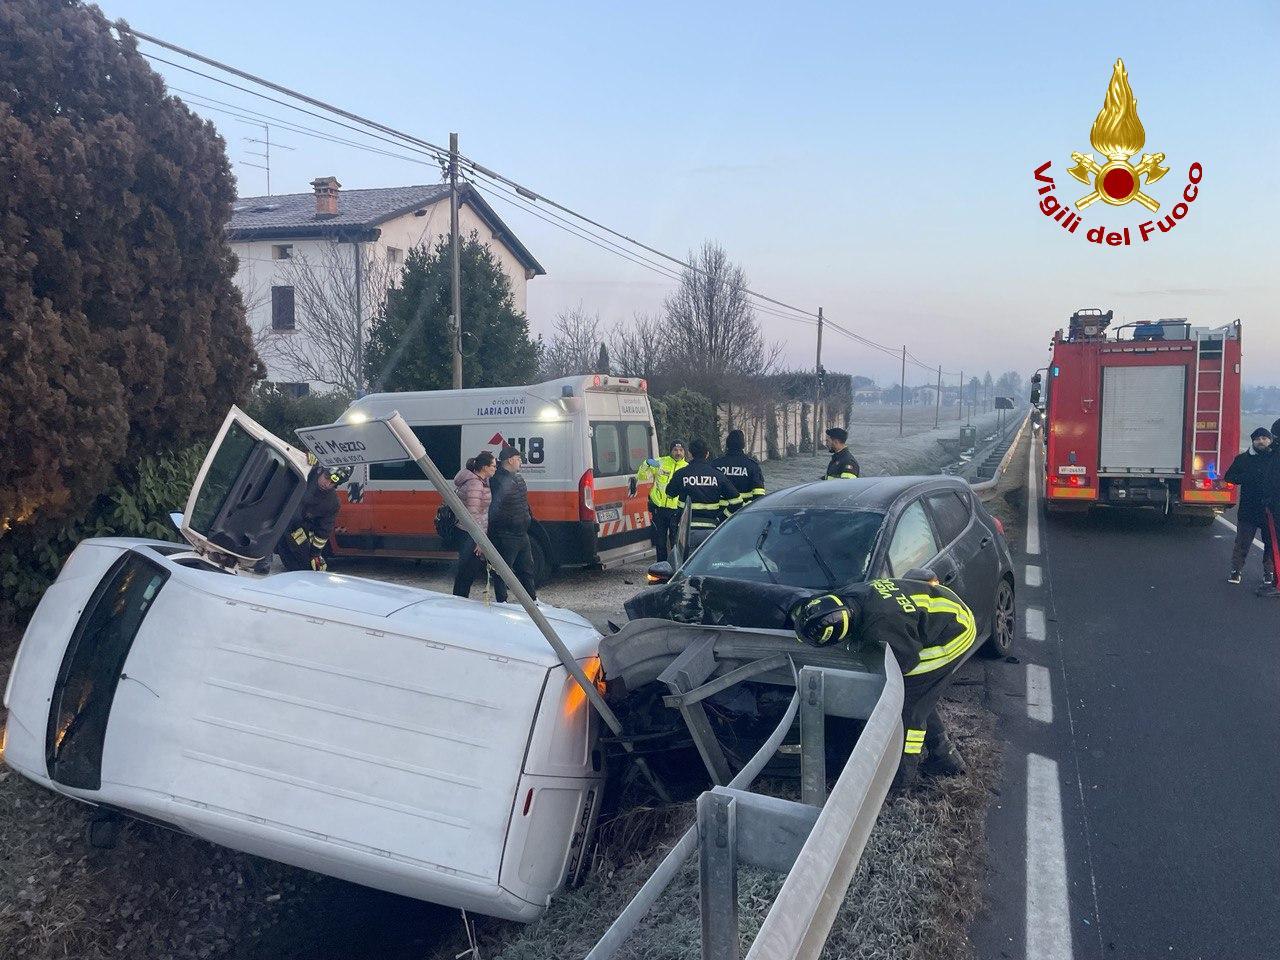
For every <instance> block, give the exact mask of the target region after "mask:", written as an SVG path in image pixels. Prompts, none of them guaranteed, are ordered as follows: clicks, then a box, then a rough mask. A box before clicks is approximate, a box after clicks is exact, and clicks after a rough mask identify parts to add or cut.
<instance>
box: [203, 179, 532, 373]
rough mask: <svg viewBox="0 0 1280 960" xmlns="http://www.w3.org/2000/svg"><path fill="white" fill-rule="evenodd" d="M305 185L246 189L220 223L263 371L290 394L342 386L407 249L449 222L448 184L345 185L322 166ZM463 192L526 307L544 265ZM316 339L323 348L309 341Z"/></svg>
mask: <svg viewBox="0 0 1280 960" xmlns="http://www.w3.org/2000/svg"><path fill="white" fill-rule="evenodd" d="M311 186H312V188H313V192H312V193H294V194H283V195H277V196H269V197H244V198H241V199H240V200H238V201H237V202H236V204H235V207H234V208H233V214H232V217H231V222H230V223H229V224H228V225H227V239H228V240H229V241H230V245H231V249H232V251H233V252H234V253H235V254H236V256H237V257H238V258H239V269H238V271H237V273H236V284H237V286H238V287H239V288H240V292H241V295H242V296H243V298H244V301H245V306H246V312H247V315H248V320H249V324H250V327H251V328H252V330H253V334H254V341H255V345H256V346H257V348H258V352H259V355H260V356H261V357H262V359H263V361H264V362H265V363H266V365H267V379H268V380H269V381H271V382H274V383H278V384H281V385H282V386H285V387H286V388H287V389H289V390H291V391H292V392H294V393H296V394H305V393H308V392H310V391H311V390H313V389H315V390H328V389H332V388H335V387H340V386H344V384H343V383H342V382H341V369H358V368H359V359H360V351H361V350H362V349H363V343H364V339H365V337H367V335H368V325H369V323H370V321H371V319H372V317H373V316H375V315H376V313H377V310H378V308H379V306H380V304H381V299H382V297H383V296H384V295H385V292H386V288H387V283H388V282H389V280H390V279H391V277H392V276H394V275H398V273H399V270H400V267H401V266H402V265H403V263H404V258H405V255H406V253H407V252H408V251H409V250H411V249H412V248H414V247H417V246H423V245H426V246H427V247H428V248H433V247H434V246H435V244H436V242H437V241H438V239H439V238H440V237H442V236H448V233H449V185H448V184H447V183H435V184H427V185H423V186H409V187H381V188H375V189H369V190H344V189H342V185H341V184H339V183H338V181H337V179H336V178H334V177H321V178H318V179H316V180H314V181H312V184H311ZM458 193H459V214H458V222H459V232H460V234H461V236H463V237H464V238H465V237H468V236H470V235H471V234H472V233H473V232H474V233H476V234H477V235H478V236H479V239H480V241H481V242H482V243H484V244H485V245H486V246H488V247H489V249H490V251H491V252H492V253H493V254H494V256H495V257H496V259H497V260H498V262H499V263H500V264H501V266H502V269H503V270H504V271H505V272H506V274H507V276H508V278H509V279H510V281H511V291H512V296H513V298H514V300H515V305H516V307H517V308H518V309H519V310H521V311H524V310H525V308H526V303H527V297H526V287H527V284H528V282H529V281H530V280H532V279H533V278H534V277H537V276H541V275H543V274H545V273H546V271H545V270H544V269H543V268H542V265H541V264H540V263H538V261H537V260H536V259H534V257H533V254H531V253H530V252H529V250H528V248H527V247H525V245H524V244H523V243H521V242H520V239H519V238H518V237H517V236H516V235H515V234H514V233H513V232H512V231H511V229H510V228H509V227H508V226H507V225H506V224H505V223H503V221H502V220H501V218H499V217H498V215H497V213H495V212H494V210H493V208H492V207H490V206H489V204H488V203H487V202H486V201H485V200H484V198H483V197H481V196H480V194H479V193H478V192H477V191H476V190H475V189H474V188H473V187H471V186H470V185H467V184H462V185H459V188H458ZM465 296H466V293H465V290H464V291H463V298H464V299H463V311H462V315H463V322H464V324H465V322H466V302H465ZM357 330H358V331H359V333H360V335H359V336H357V335H356V331H357ZM321 338H322V339H323V341H324V349H323V350H319V349H315V347H316V341H317V340H319V339H321ZM335 367H336V368H339V369H338V370H335V369H333V368H335ZM346 386H348V388H349V384H348V385H346Z"/></svg>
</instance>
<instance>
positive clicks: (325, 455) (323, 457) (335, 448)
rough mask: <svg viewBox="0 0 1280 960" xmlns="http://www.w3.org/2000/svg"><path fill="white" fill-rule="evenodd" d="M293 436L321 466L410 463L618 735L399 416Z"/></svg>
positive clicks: (612, 718)
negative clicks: (430, 487)
mask: <svg viewBox="0 0 1280 960" xmlns="http://www.w3.org/2000/svg"><path fill="white" fill-rule="evenodd" d="M297 433H298V437H299V438H300V439H301V440H302V442H303V443H305V444H306V445H307V447H308V448H309V449H310V450H311V452H312V453H314V454H315V455H316V459H318V460H319V461H320V462H321V463H323V464H324V465H325V466H339V465H341V466H346V465H351V464H357V463H390V462H403V461H405V460H412V461H413V462H414V463H416V464H417V465H418V467H419V469H421V470H422V472H423V473H424V474H426V476H427V479H428V480H430V481H431V483H432V484H433V485H434V486H435V488H436V490H437V491H438V492H439V493H440V495H441V496H442V497H444V502H445V503H446V504H447V505H448V507H449V509H450V510H452V511H453V515H454V516H455V517H457V518H458V523H459V525H461V527H462V528H463V529H464V530H466V531H467V533H469V534H471V537H472V539H474V540H475V542H476V544H477V545H478V546H479V547H480V549H481V550H482V551H483V552H484V556H485V559H486V560H488V561H489V563H490V564H492V566H493V568H494V569H495V570H496V571H498V576H500V577H501V578H502V582H503V583H505V584H506V585H507V589H508V590H510V591H511V594H512V596H514V597H515V598H516V599H517V600H519V601H520V606H522V607H524V610H525V613H527V614H528V615H529V619H530V620H532V621H533V622H534V623H535V624H536V625H537V627H538V629H539V630H541V631H542V635H543V636H544V637H546V638H547V643H549V644H551V649H553V650H555V652H556V656H558V657H559V658H560V662H561V663H562V664H564V668H565V669H566V670H568V671H569V674H570V676H572V677H573V679H574V680H576V681H578V686H580V687H581V688H582V692H583V693H585V694H586V695H587V699H588V700H590V701H591V705H592V706H594V707H595V708H596V710H597V711H598V712H599V714H600V716H601V717H602V718H603V719H604V722H605V723H606V724H607V725H608V727H609V729H610V730H611V731H613V733H614V735H615V736H621V735H622V724H621V723H620V722H619V720H618V717H617V715H616V714H615V713H614V712H613V710H612V709H611V708H610V707H609V705H608V704H607V703H605V701H604V697H603V696H601V695H600V691H599V690H598V689H597V688H596V685H595V684H594V683H592V682H591V680H590V679H588V678H587V675H586V673H585V672H584V671H583V669H582V665H581V664H579V663H578V661H577V660H575V659H574V658H573V654H572V653H570V652H569V648H568V647H566V646H565V645H564V641H563V640H561V639H560V636H559V635H558V634H557V633H556V631H555V628H554V627H552V626H551V624H550V622H549V621H548V620H547V618H546V617H545V616H543V614H542V610H540V609H539V608H538V605H537V604H536V603H534V601H533V597H531V596H529V591H527V590H526V589H525V588H524V584H522V583H521V582H520V579H519V578H518V577H517V576H516V575H515V572H514V571H513V570H512V569H511V567H510V566H509V565H508V564H507V561H506V560H504V559H502V554H500V553H499V552H498V548H497V547H495V546H494V545H493V541H492V540H490V539H489V535H488V534H487V533H485V531H484V529H483V528H482V527H481V526H480V524H478V523H476V519H475V517H473V516H471V511H469V510H468V509H467V508H466V506H465V505H464V504H463V502H462V500H461V498H460V497H459V496H458V493H457V491H456V490H455V489H454V486H453V484H452V483H449V482H448V481H446V480H445V478H444V474H442V473H441V472H440V468H439V467H437V466H436V465H435V462H434V461H433V460H432V459H431V457H430V456H428V455H427V451H426V449H425V448H424V447H423V446H422V441H420V440H419V439H418V438H417V437H416V436H414V433H413V430H411V429H410V428H409V425H408V424H407V423H405V422H404V418H403V417H401V416H400V414H399V413H393V414H391V416H389V417H386V418H382V419H378V420H366V421H364V422H362V423H331V424H325V425H324V426H320V427H302V428H301V429H299V430H298V431H297ZM623 743H624V746H626V747H627V749H628V750H629V749H630V744H629V742H628V741H626V740H625V739H624V741H623Z"/></svg>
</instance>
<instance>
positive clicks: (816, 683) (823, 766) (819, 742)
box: [800, 667, 827, 807]
mask: <svg viewBox="0 0 1280 960" xmlns="http://www.w3.org/2000/svg"><path fill="white" fill-rule="evenodd" d="M800 691H801V693H800V801H801V802H802V803H807V804H809V805H811V806H814V807H820V806H822V804H823V801H825V800H826V799H827V741H826V713H827V710H826V684H825V683H824V677H823V672H822V670H820V669H815V668H814V667H802V668H801V670H800Z"/></svg>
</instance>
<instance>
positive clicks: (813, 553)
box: [680, 508, 884, 590]
mask: <svg viewBox="0 0 1280 960" xmlns="http://www.w3.org/2000/svg"><path fill="white" fill-rule="evenodd" d="M883 521H884V514H882V513H874V512H872V511H866V510H861V511H855V510H818V509H808V510H806V509H794V508H792V509H786V510H751V511H748V512H746V513H742V514H739V515H738V516H736V517H734V518H733V519H732V520H731V521H729V522H728V523H727V524H725V526H724V527H723V528H722V529H720V530H719V531H717V533H716V535H715V536H713V537H712V538H711V539H710V540H708V541H707V542H706V543H705V544H703V545H702V547H700V548H699V549H698V551H697V553H695V554H694V555H693V556H692V557H690V558H689V562H688V563H686V564H685V565H684V567H683V568H682V569H681V571H680V572H681V575H682V576H690V577H698V576H702V577H728V578H731V579H734V580H756V581H759V582H761V583H777V584H780V585H782V586H787V587H805V588H809V589H814V590H822V589H824V588H829V587H833V586H839V585H841V584H845V583H850V582H853V581H857V580H864V579H866V576H867V566H868V564H869V563H870V562H871V549H872V547H873V546H874V544H875V539H876V534H877V533H878V532H879V530H880V525H881V523H882V522H883Z"/></svg>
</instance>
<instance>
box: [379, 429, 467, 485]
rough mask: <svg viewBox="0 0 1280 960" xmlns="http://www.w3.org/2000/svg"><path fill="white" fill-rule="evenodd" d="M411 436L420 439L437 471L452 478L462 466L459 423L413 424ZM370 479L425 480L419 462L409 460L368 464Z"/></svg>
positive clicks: (419, 481) (422, 481) (420, 481)
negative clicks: (431, 425)
mask: <svg viewBox="0 0 1280 960" xmlns="http://www.w3.org/2000/svg"><path fill="white" fill-rule="evenodd" d="M412 430H413V435H414V436H415V437H417V438H418V439H419V440H421V441H422V445H423V447H425V448H426V451H427V456H429V457H430V458H431V459H432V460H434V461H435V464H436V466H437V467H439V468H440V472H441V473H443V474H444V475H445V476H446V477H448V478H449V479H450V480H452V479H453V478H454V477H455V476H457V473H458V471H459V470H461V469H462V427H461V426H458V425H446V426H434V427H413V428H412ZM369 479H370V480H412V481H415V482H417V483H426V482H427V478H426V477H424V476H423V475H422V471H421V470H420V469H418V465H417V464H416V463H414V462H413V461H411V460H406V461H404V462H402V463H371V464H369Z"/></svg>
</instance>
